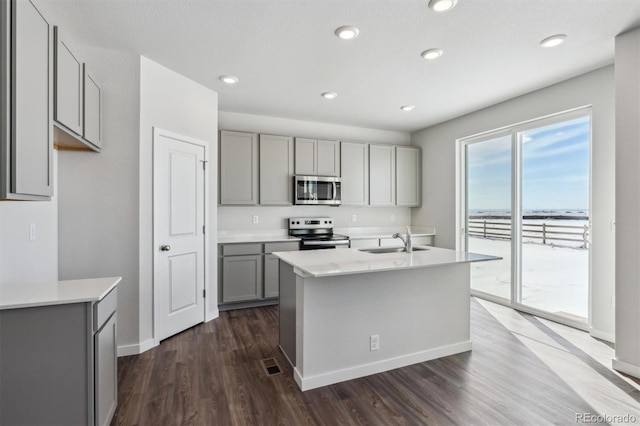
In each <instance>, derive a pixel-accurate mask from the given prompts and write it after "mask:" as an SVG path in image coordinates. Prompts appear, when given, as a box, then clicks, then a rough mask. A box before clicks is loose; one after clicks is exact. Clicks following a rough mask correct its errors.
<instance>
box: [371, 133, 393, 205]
mask: <svg viewBox="0 0 640 426" xmlns="http://www.w3.org/2000/svg"><path fill="white" fill-rule="evenodd" d="M369 204H371V205H372V206H394V205H395V204H396V150H395V146H392V145H369Z"/></svg>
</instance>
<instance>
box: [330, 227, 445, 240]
mask: <svg viewBox="0 0 640 426" xmlns="http://www.w3.org/2000/svg"><path fill="white" fill-rule="evenodd" d="M409 229H411V236H413V237H431V236H434V235H436V229H435V228H431V227H423V226H409ZM333 232H335V233H336V234H345V235H348V236H349V238H351V239H352V240H364V239H368V238H393V234H395V233H396V232H399V233H400V234H402V235H404V234H406V233H407V229H406V227H405V226H383V227H359V228H355V227H353V228H335V229H334V230H333Z"/></svg>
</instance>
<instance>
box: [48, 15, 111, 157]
mask: <svg viewBox="0 0 640 426" xmlns="http://www.w3.org/2000/svg"><path fill="white" fill-rule="evenodd" d="M54 34H55V51H54V57H55V67H54V70H55V73H54V94H55V108H54V120H55V124H56V127H55V129H54V143H55V146H56V148H58V149H70V150H79V151H82V150H84V151H97V152H99V151H100V149H101V148H102V137H101V134H102V131H101V130H102V90H101V88H100V86H99V85H98V83H97V82H96V79H95V77H94V76H93V75H92V74H91V73H90V72H89V71H88V70H87V66H86V64H84V63H82V61H81V60H80V59H79V58H78V56H77V55H76V53H74V51H73V48H72V46H71V45H70V44H69V42H68V40H66V39H65V37H64V34H63V32H62V30H61V29H60V28H59V27H55V28H54Z"/></svg>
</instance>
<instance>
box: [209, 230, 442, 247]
mask: <svg viewBox="0 0 640 426" xmlns="http://www.w3.org/2000/svg"><path fill="white" fill-rule="evenodd" d="M410 228H411V234H412V235H413V236H414V237H429V236H433V235H436V230H435V228H430V227H418V226H411V227H410ZM333 232H335V233H336V234H344V235H348V236H349V238H351V239H352V240H362V239H368V238H392V236H393V234H395V233H396V232H399V233H401V234H403V235H404V234H405V233H406V232H407V231H406V229H405V227H404V226H386V227H350V228H334V230H333ZM298 240H299V238H296V237H290V236H289V235H287V230H286V229H267V230H262V231H253V232H247V231H218V244H241V243H270V242H273V243H280V242H287V241H298Z"/></svg>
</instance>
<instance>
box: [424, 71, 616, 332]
mask: <svg viewBox="0 0 640 426" xmlns="http://www.w3.org/2000/svg"><path fill="white" fill-rule="evenodd" d="M585 105H592V114H593V115H592V117H593V119H592V147H591V149H592V151H591V153H592V156H591V158H592V182H591V185H592V186H591V195H592V199H591V207H592V208H591V220H592V241H593V245H592V248H591V249H592V276H591V278H592V280H591V281H592V282H591V286H592V293H591V295H592V300H591V327H592V333H593V334H594V335H596V336H598V337H601V338H605V339H607V340H613V339H614V308H613V302H614V300H613V297H614V286H613V283H614V277H615V268H614V262H615V234H614V229H613V228H612V226H611V221H612V220H614V218H615V150H614V137H615V128H614V119H615V114H614V72H613V66H608V67H605V68H602V69H599V70H596V71H593V72H590V73H587V74H584V75H582V76H578V77H576V78H573V79H570V80H567V81H565V82H562V83H559V84H556V85H553V86H549V87H546V88H544V89H541V90H538V91H535V92H532V93H529V94H527V95H524V96H520V97H517V98H514V99H511V100H509V101H506V102H503V103H500V104H498V105H495V106H492V107H489V108H486V109H483V110H480V111H477V112H474V113H471V114H468V115H465V116H462V117H459V118H456V119H454V120H451V121H447V122H445V123H442V124H439V125H436V126H433V127H429V128H427V129H424V130H421V131H418V132H415V133H414V134H412V135H411V143H412V145H417V146H421V147H422V149H423V152H422V190H423V198H422V200H423V201H422V207H421V208H416V209H413V210H412V224H413V225H423V226H435V227H436V229H437V231H438V232H437V236H436V241H435V244H436V245H437V246H440V247H448V248H455V246H456V213H455V212H456V190H457V187H456V151H455V147H456V140H457V139H460V138H463V137H467V136H471V135H474V134H477V133H481V132H485V131H489V130H492V129H497V128H500V127H504V126H508V125H512V124H515V123H519V122H522V121H526V120H531V119H534V118H538V117H542V116H545V115H549V114H553V113H557V112H561V111H566V110H568V109H572V108H576V107H581V106H585Z"/></svg>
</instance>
